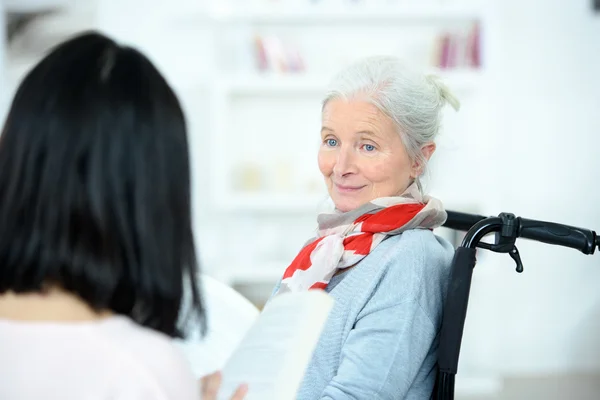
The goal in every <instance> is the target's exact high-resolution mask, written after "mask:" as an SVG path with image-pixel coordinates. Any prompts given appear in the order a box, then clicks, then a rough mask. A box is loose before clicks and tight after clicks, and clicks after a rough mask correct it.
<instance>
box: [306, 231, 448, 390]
mask: <svg viewBox="0 0 600 400" xmlns="http://www.w3.org/2000/svg"><path fill="white" fill-rule="evenodd" d="M453 255H454V249H453V247H452V246H451V245H450V243H448V242H447V241H445V240H443V239H441V238H439V237H437V236H435V235H434V234H433V232H431V231H429V230H411V231H407V232H405V233H403V234H401V235H398V236H392V237H390V238H388V239H387V240H385V241H384V242H383V243H381V244H380V245H379V246H378V247H377V248H376V249H375V250H374V251H373V252H372V253H371V254H369V255H368V256H367V257H365V258H364V259H363V260H362V261H361V262H360V263H359V264H357V265H356V266H355V267H354V268H351V269H349V270H348V271H345V272H343V273H341V274H338V275H337V276H335V277H334V278H333V280H332V281H331V282H330V284H329V286H328V288H327V291H328V292H329V293H330V294H331V295H332V296H333V297H334V299H335V305H334V308H333V311H332V313H331V315H330V317H329V320H328V321H327V324H326V326H325V328H324V331H323V333H322V335H321V338H320V341H319V343H318V345H317V348H316V351H315V354H314V356H313V359H312V361H311V363H310V365H309V366H308V369H307V371H306V376H305V378H304V381H303V383H302V385H301V387H300V390H299V393H298V397H297V399H298V400H317V399H321V400H325V399H327V400H342V399H344V400H345V399H358V400H392V399H394V400H396V399H419V400H423V399H429V398H430V395H431V392H432V390H433V385H434V383H435V371H436V370H435V367H436V358H437V348H438V335H439V330H440V324H441V316H442V301H443V299H444V298H445V295H446V289H447V286H448V281H449V273H450V264H451V261H452V257H453Z"/></svg>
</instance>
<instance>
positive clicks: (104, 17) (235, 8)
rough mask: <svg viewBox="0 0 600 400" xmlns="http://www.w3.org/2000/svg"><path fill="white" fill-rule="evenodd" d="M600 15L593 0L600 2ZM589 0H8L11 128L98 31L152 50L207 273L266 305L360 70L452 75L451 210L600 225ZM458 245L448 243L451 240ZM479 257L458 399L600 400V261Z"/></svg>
mask: <svg viewBox="0 0 600 400" xmlns="http://www.w3.org/2000/svg"><path fill="white" fill-rule="evenodd" d="M594 3H596V4H594ZM599 8H600V4H598V2H595V1H594V0H354V1H352V0H168V1H167V0H121V1H117V0H88V1H83V0H78V1H74V0H0V9H1V11H2V12H0V25H1V26H4V27H5V29H0V35H1V36H2V37H1V38H0V39H1V40H0V66H1V67H0V118H1V119H2V120H3V119H4V116H5V113H6V111H7V108H8V105H9V102H10V99H11V97H12V95H13V94H14V91H15V89H16V87H17V85H18V84H19V82H20V80H21V79H22V77H23V76H24V74H25V73H26V72H27V71H28V70H29V68H31V67H32V65H33V64H34V63H35V62H36V61H37V60H39V59H40V58H41V57H42V56H43V54H44V52H45V51H46V50H47V49H48V48H49V47H51V46H53V45H54V44H56V43H58V42H59V41H62V40H64V39H65V38H67V37H69V36H70V35H72V34H74V33H77V32H80V31H83V30H88V29H97V30H100V31H102V32H104V33H107V34H109V35H111V36H113V37H114V38H115V39H117V40H120V41H122V42H124V43H126V44H131V45H134V46H136V47H138V48H139V49H140V50H142V51H143V52H145V53H146V54H147V55H148V56H149V57H150V58H151V59H152V60H153V62H155V63H156V65H157V66H158V67H159V68H160V69H161V71H162V72H163V73H164V74H165V75H166V76H167V77H168V79H169V80H170V82H171V83H172V85H173V87H174V88H175V90H176V91H177V93H178V95H179V96H180V99H181V101H182V103H183V105H184V107H185V111H186V113H187V118H188V122H189V127H190V141H191V145H192V159H193V178H194V180H193V185H194V227H195V231H196V237H197V242H198V248H199V253H200V257H201V261H202V266H203V269H204V272H206V273H207V274H209V275H211V276H213V277H215V278H217V279H218V280H220V281H222V282H225V283H226V284H228V285H230V286H231V287H233V288H234V289H235V290H237V291H238V292H240V293H242V294H243V295H244V296H245V297H247V298H248V299H250V300H251V301H252V302H253V303H254V304H256V305H257V306H258V307H260V306H261V305H262V304H263V303H264V301H265V299H266V298H267V297H268V296H269V295H270V293H271V290H272V288H273V285H274V284H275V282H276V281H277V279H278V278H279V276H280V275H281V274H282V272H283V270H284V269H285V268H286V267H287V265H288V264H289V263H290V261H291V260H292V259H293V257H294V256H295V255H296V253H297V252H298V250H299V249H300V248H301V246H302V245H303V244H304V243H305V242H306V240H307V239H309V238H310V237H311V236H312V235H313V233H314V230H315V218H316V213H317V212H318V210H319V209H320V208H322V207H323V206H324V205H326V203H327V196H326V192H325V188H324V185H323V184H322V180H321V178H320V176H319V173H318V168H317V164H316V152H317V147H318V144H319V128H320V105H321V104H320V101H321V97H322V96H323V94H324V89H325V86H326V84H327V81H328V80H329V79H330V78H331V76H332V74H333V73H334V72H335V71H336V70H337V69H339V68H340V67H342V66H343V65H345V64H347V63H348V62H350V61H352V60H353V59H355V58H357V57H360V56H365V55H371V54H394V55H399V56H401V57H403V58H405V59H406V61H407V62H410V63H412V64H414V65H415V66H417V67H419V68H423V69H425V70H427V71H433V72H437V73H439V74H440V75H441V76H443V77H444V78H445V79H446V83H447V84H448V86H450V88H452V89H453V90H454V92H455V94H456V95H457V96H458V97H459V99H460V100H461V102H462V108H461V110H460V112H458V113H455V112H453V111H452V110H451V109H450V108H449V110H448V111H447V116H446V119H445V122H444V129H443V132H442V134H441V136H440V140H439V144H438V150H437V152H436V154H435V156H434V159H433V161H432V165H431V168H430V171H429V174H428V179H427V180H426V188H427V190H428V191H429V192H430V193H431V194H432V195H435V196H437V197H439V198H441V199H442V200H443V201H444V203H445V204H446V206H447V208H449V209H453V210H458V211H465V212H473V213H479V214H484V215H495V214H498V213H500V212H503V211H505V212H512V213H515V214H517V215H521V216H524V217H526V218H535V219H543V220H550V221H555V222H560V223H565V224H569V225H575V226H580V227H584V228H589V229H594V230H597V231H600V188H599V187H598V174H599V173H600V157H599V156H600V154H599V153H600V145H599V141H600V140H599V136H600V118H599V113H600V78H599V73H600V10H598V9H599ZM439 234H440V235H443V236H445V237H447V238H448V239H450V240H458V238H457V237H456V236H455V235H453V232H449V231H445V230H444V229H440V230H439ZM517 245H518V247H519V250H520V253H521V258H522V260H523V263H524V267H525V272H524V273H523V274H520V275H519V274H517V273H515V270H514V262H513V261H512V260H511V259H510V258H509V257H508V256H507V255H497V254H490V253H487V252H480V256H479V259H478V265H477V268H476V271H475V273H474V277H473V286H472V294H471V298H470V304H469V312H468V317H467V322H466V327H465V334H464V339H463V347H462V351H461V360H460V367H459V374H458V376H457V398H459V399H465V400H466V399H471V400H493V399H496V400H499V399H537V398H544V399H567V398H569V399H588V398H589V399H600V258H599V257H600V255H596V256H585V255H582V254H579V253H577V252H576V251H574V250H569V249H565V248H554V247H551V246H547V245H543V244H540V243H531V242H526V241H521V242H517Z"/></svg>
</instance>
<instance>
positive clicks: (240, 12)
mask: <svg viewBox="0 0 600 400" xmlns="http://www.w3.org/2000/svg"><path fill="white" fill-rule="evenodd" d="M481 17H482V12H481V10H480V9H479V8H478V7H469V6H448V5H437V4H424V5H413V4H410V5H396V6H388V7H373V6H361V5H348V6H345V7H323V6H313V7H312V9H311V8H310V7H308V8H307V7H302V8H298V9H294V8H292V7H278V6H270V7H257V8H246V9H244V8H243V7H240V8H238V9H235V10H234V9H229V10H214V11H212V12H211V13H210V14H209V18H210V19H211V20H213V21H214V22H217V23H257V24H285V25H288V24H302V25H305V24H349V23H377V24H379V23H398V22H407V23H410V22H419V23H421V22H427V21H430V22H447V21H470V20H471V21H472V20H477V19H480V18H481Z"/></svg>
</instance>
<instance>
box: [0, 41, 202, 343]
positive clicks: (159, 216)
mask: <svg viewBox="0 0 600 400" xmlns="http://www.w3.org/2000/svg"><path fill="white" fill-rule="evenodd" d="M190 197H191V195H190V165H189V155H188V141H187V133H186V124H185V119H184V115H183V112H182V110H181V106H180V104H179V101H178V99H177V97H176V95H175V94H174V92H173V90H172V89H171V88H170V87H169V85H168V83H167V82H166V80H165V79H164V78H163V76H162V75H161V74H160V72H159V71H158V70H157V69H156V68H155V67H154V66H153V64H152V63H151V62H150V61H149V60H148V59H147V58H146V57H145V56H144V55H143V54H141V53H140V52H139V51H137V50H135V49H133V48H130V47H124V46H121V45H119V44H117V43H115V42H114V41H113V40H111V39H109V38H107V37H105V36H103V35H101V34H99V33H96V32H85V33H82V34H80V35H78V36H76V37H74V38H72V39H69V40H68V41H66V42H64V43H62V44H60V45H58V46H57V47H56V48H54V49H53V50H52V51H51V52H50V53H49V54H48V55H47V56H46V57H45V58H44V59H43V60H41V61H40V62H39V64H37V65H36V66H35V67H34V68H33V69H32V70H31V71H30V72H29V73H28V75H27V76H26V77H25V79H24V80H23V82H22V83H21V85H20V87H19V88H18V90H17V93H16V95H15V97H14V99H13V102H12V105H11V108H10V111H9V113H8V117H7V120H6V123H5V126H4V129H3V132H2V136H0V293H4V292H7V291H12V292H16V293H25V292H38V291H43V290H44V288H45V287H48V286H56V287H60V288H62V289H64V290H66V291H69V292H71V293H74V294H76V295H78V296H79V297H80V298H81V299H83V300H84V301H85V302H86V303H88V304H89V305H90V306H91V307H93V308H94V309H96V310H106V309H109V310H112V311H113V312H115V313H118V314H123V315H127V316H130V317H131V318H132V319H134V320H135V321H136V322H138V323H139V324H141V325H143V326H146V327H149V328H152V329H155V330H157V331H160V332H163V333H165V334H167V335H170V336H174V337H176V336H181V333H182V330H181V329H179V328H178V327H180V326H181V323H182V322H183V319H182V318H181V317H182V316H183V315H182V314H183V313H182V309H183V308H186V309H187V311H188V312H190V313H191V314H188V313H186V314H187V317H190V316H192V315H194V316H196V317H199V319H200V325H201V326H202V327H203V326H204V323H205V320H204V310H203V307H202V300H201V296H200V292H199V286H198V278H197V273H198V266H197V261H196V253H195V249H194V238H193V232H192V226H191V200H190ZM184 298H185V302H186V307H183V303H184ZM190 306H191V307H190ZM185 319H186V320H187V318H185ZM203 330H204V328H203Z"/></svg>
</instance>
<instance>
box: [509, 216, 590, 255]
mask: <svg viewBox="0 0 600 400" xmlns="http://www.w3.org/2000/svg"><path fill="white" fill-rule="evenodd" d="M518 220H519V228H518V233H517V235H518V236H519V237H522V238H524V239H531V240H536V241H538V242H543V243H546V244H552V245H557V246H563V247H570V248H572V249H575V250H579V251H581V252H582V253H583V254H594V252H595V251H596V247H600V241H599V238H598V236H597V235H596V232H594V231H591V230H589V229H581V228H577V227H573V226H568V225H562V224H556V223H553V222H546V221H536V220H533V219H525V218H518Z"/></svg>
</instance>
